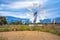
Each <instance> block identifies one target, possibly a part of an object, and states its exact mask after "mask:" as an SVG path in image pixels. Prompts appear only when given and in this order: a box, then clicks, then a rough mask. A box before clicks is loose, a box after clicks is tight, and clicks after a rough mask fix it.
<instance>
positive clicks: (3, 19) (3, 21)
mask: <svg viewBox="0 0 60 40" xmlns="http://www.w3.org/2000/svg"><path fill="white" fill-rule="evenodd" d="M3 24H4V25H5V24H7V20H6V17H5V16H0V25H3Z"/></svg>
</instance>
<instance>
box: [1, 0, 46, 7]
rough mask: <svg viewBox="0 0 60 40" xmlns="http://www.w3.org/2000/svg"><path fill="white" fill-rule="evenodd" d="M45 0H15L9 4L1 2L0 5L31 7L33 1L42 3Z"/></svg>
mask: <svg viewBox="0 0 60 40" xmlns="http://www.w3.org/2000/svg"><path fill="white" fill-rule="evenodd" d="M46 1H47V0H32V1H16V2H12V3H10V4H1V6H2V7H8V8H26V7H32V6H33V3H37V4H38V5H39V4H44V2H46Z"/></svg>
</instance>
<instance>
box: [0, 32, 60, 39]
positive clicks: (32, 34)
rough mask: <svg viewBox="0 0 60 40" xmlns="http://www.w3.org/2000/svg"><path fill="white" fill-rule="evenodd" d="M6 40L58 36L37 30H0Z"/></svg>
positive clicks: (52, 37) (55, 37) (56, 37)
mask: <svg viewBox="0 0 60 40" xmlns="http://www.w3.org/2000/svg"><path fill="white" fill-rule="evenodd" d="M0 36H2V37H5V38H8V40H60V36H57V35H54V34H51V33H46V32H38V31H17V32H16V31H15V32H0Z"/></svg>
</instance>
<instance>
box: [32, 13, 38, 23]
mask: <svg viewBox="0 0 60 40" xmlns="http://www.w3.org/2000/svg"><path fill="white" fill-rule="evenodd" d="M36 20H37V12H35V13H34V21H33V22H34V24H36Z"/></svg>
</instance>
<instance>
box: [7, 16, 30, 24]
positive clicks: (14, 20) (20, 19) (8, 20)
mask: <svg viewBox="0 0 60 40" xmlns="http://www.w3.org/2000/svg"><path fill="white" fill-rule="evenodd" d="M6 20H7V22H8V23H11V22H16V21H22V22H26V23H29V22H30V20H29V19H25V18H16V17H12V16H6Z"/></svg>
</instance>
